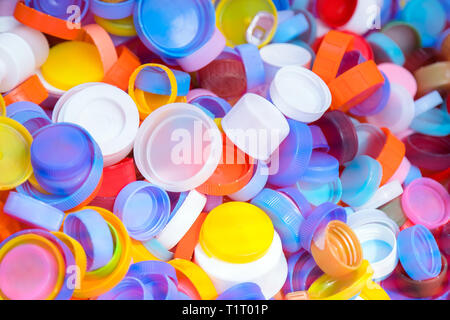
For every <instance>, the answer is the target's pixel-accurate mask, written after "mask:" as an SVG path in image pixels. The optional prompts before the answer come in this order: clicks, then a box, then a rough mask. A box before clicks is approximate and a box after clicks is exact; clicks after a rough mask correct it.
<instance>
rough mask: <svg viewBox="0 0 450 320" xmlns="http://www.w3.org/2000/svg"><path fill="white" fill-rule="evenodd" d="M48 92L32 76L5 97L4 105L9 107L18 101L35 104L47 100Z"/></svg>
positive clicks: (35, 77) (34, 76) (36, 77)
mask: <svg viewBox="0 0 450 320" xmlns="http://www.w3.org/2000/svg"><path fill="white" fill-rule="evenodd" d="M48 96H49V95H48V91H47V89H46V88H45V87H44V85H43V84H42V82H41V81H40V80H39V77H38V76H37V75H32V76H31V77H29V78H28V79H27V80H25V81H24V82H22V83H21V84H19V85H18V86H17V87H15V88H14V89H13V90H11V91H9V92H8V93H7V94H6V95H5V103H6V104H7V105H10V104H12V103H14V102H18V101H29V102H33V103H36V104H40V103H42V102H44V101H45V100H46V99H47V98H48Z"/></svg>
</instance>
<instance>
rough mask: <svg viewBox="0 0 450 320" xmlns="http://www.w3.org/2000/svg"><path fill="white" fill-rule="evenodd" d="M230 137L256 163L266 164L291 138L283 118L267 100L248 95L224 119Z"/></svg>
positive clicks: (225, 130) (225, 128)
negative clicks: (284, 141) (287, 138)
mask: <svg viewBox="0 0 450 320" xmlns="http://www.w3.org/2000/svg"><path fill="white" fill-rule="evenodd" d="M222 128H223V130H224V132H225V134H226V135H227V137H228V138H229V139H230V140H231V141H232V142H233V143H234V144H235V145H236V146H237V147H238V148H239V149H241V150H242V151H244V152H245V153H246V154H248V155H250V156H251V157H252V158H254V159H258V160H262V161H266V160H268V159H269V157H270V155H271V154H272V153H273V152H274V151H275V150H276V149H277V148H278V147H279V145H280V144H281V142H282V141H283V140H284V139H285V138H286V137H287V135H288V134H289V124H288V122H287V120H286V118H285V117H284V116H283V114H282V113H281V112H280V111H279V110H278V109H277V108H276V107H275V106H274V105H273V104H272V103H270V102H269V101H268V100H266V99H264V98H263V97H261V96H258V95H256V94H254V93H247V94H245V95H244V96H243V97H242V98H241V99H239V101H238V102H236V104H235V105H234V107H233V108H232V109H231V110H230V111H229V112H228V113H227V114H226V115H225V117H223V119H222Z"/></svg>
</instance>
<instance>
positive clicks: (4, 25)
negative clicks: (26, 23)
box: [0, 2, 21, 33]
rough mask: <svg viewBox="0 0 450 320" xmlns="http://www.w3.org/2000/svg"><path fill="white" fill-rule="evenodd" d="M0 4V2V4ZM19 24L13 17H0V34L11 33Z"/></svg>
mask: <svg viewBox="0 0 450 320" xmlns="http://www.w3.org/2000/svg"><path fill="white" fill-rule="evenodd" d="M0 3H1V2H0ZM20 25H21V24H20V22H19V21H17V20H16V18H14V17H10V16H5V17H0V33H3V32H11V30H13V29H14V28H17V27H18V26H20Z"/></svg>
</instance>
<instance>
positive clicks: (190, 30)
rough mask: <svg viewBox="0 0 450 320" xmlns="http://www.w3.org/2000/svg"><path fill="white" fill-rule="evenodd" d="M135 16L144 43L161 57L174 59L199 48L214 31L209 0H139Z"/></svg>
mask: <svg viewBox="0 0 450 320" xmlns="http://www.w3.org/2000/svg"><path fill="white" fill-rule="evenodd" d="M133 17H134V25H135V27H136V31H137V33H138V36H139V38H140V39H141V41H142V42H143V43H144V45H145V46H146V47H147V48H148V49H150V50H151V51H153V52H154V53H156V54H158V55H159V56H164V57H166V58H172V59H178V58H183V57H186V56H189V55H191V54H192V53H194V52H195V51H197V50H198V49H200V48H201V47H202V46H203V45H204V44H205V43H206V42H207V41H208V40H209V39H210V38H211V37H212V35H213V32H214V30H215V12H214V6H213V4H212V2H211V1H210V0H195V1H194V0H171V1H163V2H161V1H160V0H145V1H144V0H138V1H137V3H136V5H135V10H134V15H133ZM174 22H176V23H174Z"/></svg>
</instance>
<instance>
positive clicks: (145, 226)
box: [114, 181, 170, 241]
mask: <svg viewBox="0 0 450 320" xmlns="http://www.w3.org/2000/svg"><path fill="white" fill-rule="evenodd" d="M114 214H115V215H117V216H118V217H119V218H120V220H122V222H123V224H124V225H125V228H127V231H128V233H129V234H130V236H131V237H133V238H134V239H136V240H140V241H147V240H150V239H151V238H152V237H154V236H156V235H157V234H158V233H159V232H160V231H161V230H162V229H163V228H164V227H165V226H166V224H167V222H168V221H169V214H170V200H169V196H168V195H167V193H166V191H164V190H163V189H161V188H159V187H157V186H153V185H151V184H150V183H147V182H144V181H136V182H132V183H130V184H129V185H127V186H126V187H125V188H123V189H122V190H121V191H120V193H119V194H118V195H117V198H116V201H115V203H114Z"/></svg>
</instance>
